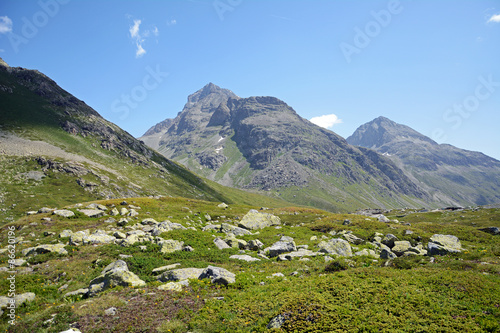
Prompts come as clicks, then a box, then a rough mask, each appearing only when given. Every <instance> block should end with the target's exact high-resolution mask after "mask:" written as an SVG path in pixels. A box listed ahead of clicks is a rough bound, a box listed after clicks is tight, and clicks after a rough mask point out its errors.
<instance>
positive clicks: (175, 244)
mask: <svg viewBox="0 0 500 333" xmlns="http://www.w3.org/2000/svg"><path fill="white" fill-rule="evenodd" d="M158 245H160V252H161V253H172V252H175V251H180V250H182V246H183V245H184V242H181V241H176V240H173V239H166V240H163V241H161V242H159V243H158Z"/></svg>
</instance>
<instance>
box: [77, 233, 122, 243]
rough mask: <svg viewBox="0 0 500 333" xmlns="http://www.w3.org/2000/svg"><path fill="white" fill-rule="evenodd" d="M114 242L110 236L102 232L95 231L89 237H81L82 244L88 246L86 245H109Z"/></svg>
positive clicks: (113, 238)
mask: <svg viewBox="0 0 500 333" xmlns="http://www.w3.org/2000/svg"><path fill="white" fill-rule="evenodd" d="M115 240H116V238H115V237H113V236H110V235H108V234H106V233H105V232H104V231H102V230H96V231H95V232H94V233H93V234H91V235H88V236H87V235H84V236H83V237H82V241H83V244H85V245H88V244H91V245H93V244H111V243H114V241H115Z"/></svg>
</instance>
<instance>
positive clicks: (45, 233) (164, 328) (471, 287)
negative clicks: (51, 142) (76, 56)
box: [0, 197, 500, 332]
mask: <svg viewBox="0 0 500 333" xmlns="http://www.w3.org/2000/svg"><path fill="white" fill-rule="evenodd" d="M87 207H88V208H87ZM252 208H254V209H260V207H256V206H246V205H229V206H226V205H223V204H220V203H214V202H209V201H200V200H192V199H184V198H166V197H165V198H161V199H152V198H130V199H127V201H126V202H124V201H123V200H102V201H97V202H95V203H94V204H93V205H90V204H89V203H84V204H80V205H73V206H70V207H68V209H67V210H68V211H70V212H73V213H74V216H73V217H69V218H67V217H62V216H60V215H57V214H59V213H57V214H55V213H53V212H51V211H50V210H42V211H46V213H37V214H35V212H32V213H30V214H33V215H26V216H24V217H22V218H21V219H19V220H17V221H16V222H13V223H10V224H8V225H5V226H3V227H2V233H1V237H2V238H1V239H0V241H1V243H2V244H6V243H7V235H8V232H7V230H8V228H9V227H15V237H16V241H17V244H16V256H17V257H18V258H19V259H22V261H19V262H17V263H16V266H17V265H19V266H18V267H15V268H13V271H15V276H16V293H17V294H26V293H30V292H31V293H34V295H35V296H34V299H33V300H31V301H26V302H25V303H23V304H22V305H21V306H19V307H18V308H17V309H16V325H15V326H11V325H9V324H8V323H7V320H9V318H8V317H7V316H6V315H7V312H6V313H4V314H3V316H2V323H3V324H2V325H1V326H0V329H2V330H5V331H7V332H34V331H36V332H60V331H63V330H66V329H68V328H69V327H70V326H71V327H75V328H79V329H80V330H81V331H82V332H111V331H113V332H188V331H189V332H264V331H276V332H278V331H281V332H346V331H349V332H422V331H425V332H497V331H499V330H500V303H499V300H500V245H499V244H500V243H499V241H498V239H499V238H498V237H500V235H494V234H492V233H489V232H487V231H490V232H492V231H494V228H491V229H485V228H490V227H497V228H498V227H500V210H498V209H486V208H479V209H470V210H458V211H435V212H419V211H413V210H406V211H399V210H398V211H392V212H386V216H387V217H388V219H389V222H379V220H378V219H377V218H374V217H367V216H362V215H339V214H333V213H329V212H326V211H322V210H317V209H309V208H298V207H288V208H274V209H264V210H259V212H260V213H259V214H262V213H264V214H272V215H273V216H276V217H279V219H280V220H281V222H280V224H279V225H277V224H274V225H270V226H267V227H263V228H261V229H249V230H247V231H249V233H246V232H245V234H242V232H243V231H242V230H246V229H241V228H240V229H241V230H240V229H238V228H237V226H238V225H240V226H241V225H243V224H245V223H244V222H245V215H246V214H247V213H248V212H249V211H250V210H251V209H252ZM85 209H87V211H86V210H85ZM123 209H126V211H125V210H123ZM88 210H93V211H94V213H96V214H97V215H96V216H100V217H87V216H86V214H90V212H89V211H88ZM115 210H116V211H118V212H119V213H118V215H114V214H116V211H115ZM103 214H106V215H103ZM252 214H256V213H252ZM113 215H114V216H113ZM266 216H269V215H266ZM152 219H153V220H152ZM124 221H126V222H124ZM161 221H164V222H163V223H161ZM273 221H274V220H273ZM221 223H222V226H221ZM161 225H163V226H164V228H166V229H161V230H160V231H161V232H160V233H158V234H157V235H158V236H156V237H152V238H151V237H150V236H148V235H150V234H151V233H154V232H153V231H152V230H154V229H155V228H159V227H160V226H161ZM167 225H168V226H167ZM162 228H163V227H162ZM84 230H87V232H84ZM98 230H100V231H98ZM497 230H498V229H497ZM78 231H81V232H80V233H78ZM221 231H222V232H221ZM84 234H85V235H87V236H82V235H84ZM389 234H392V235H393V236H395V237H396V238H397V239H398V241H399V242H402V243H398V244H403V243H404V241H407V242H408V244H410V245H411V246H412V247H413V248H414V249H417V248H419V244H421V245H422V246H423V248H424V249H426V248H427V244H428V243H429V242H430V240H431V239H432V237H433V235H434V234H445V235H454V236H456V237H458V239H459V241H460V242H461V250H460V252H457V253H447V254H442V255H438V254H433V255H430V254H427V255H422V253H423V252H422V253H420V255H416V254H415V255H401V254H400V255H399V256H398V257H394V258H393V259H382V258H380V257H378V256H380V255H381V248H383V247H378V246H377V245H376V244H377V238H376V237H381V238H380V239H383V240H382V241H381V242H382V243H384V244H388V243H387V242H386V241H387V239H391V237H392V236H388V235H389ZM78 235H80V236H78ZM133 235H135V236H133ZM77 236H78V237H77ZM353 236H355V237H353ZM82 237H83V238H82ZM85 237H87V238H85ZM92 237H93V238H92ZM134 237H138V238H134ZM141 237H144V238H141ZM148 237H149V238H148ZM158 237H160V239H161V240H171V241H168V242H166V243H168V244H174V241H176V242H177V243H175V244H178V245H179V244H180V247H178V248H176V249H171V248H169V247H168V246H166V245H164V244H163V243H165V242H164V241H161V240H159V238H158ZM132 238H133V240H132ZM82 239H83V241H82ZM85 239H86V240H85ZM332 239H344V240H348V241H349V246H350V247H351V248H352V254H353V255H352V256H350V255H339V254H334V253H325V252H319V253H318V250H320V249H321V247H322V246H324V244H325V242H329V241H330V240H332ZM359 239H360V240H359ZM380 239H378V240H380ZM221 240H222V241H223V242H224V243H225V244H226V247H227V248H225V249H219V248H218V247H217V245H216V243H215V242H217V241H221ZM224 240H225V241H224ZM257 240H258V241H260V243H262V244H261V245H260V247H259V248H252V246H253V245H255V244H259V242H257ZM280 240H281V241H280ZM169 242H170V243H169ZM181 242H182V243H181ZM277 243H286V244H291V243H293V244H294V245H295V246H296V250H292V251H290V250H289V251H284V252H281V253H282V254H280V255H277V256H273V254H272V253H273V252H272V251H274V250H272V249H276V248H277V245H276V244H277ZM40 244H42V245H43V244H47V245H55V244H62V246H63V247H64V250H65V251H66V252H67V253H64V251H61V253H59V254H58V253H56V251H54V252H47V253H42V252H43V251H38V252H39V254H28V255H26V256H25V255H23V251H24V253H26V252H27V251H28V250H27V249H30V248H33V247H35V246H37V245H40ZM70 244H72V245H70ZM228 244H231V246H230V245H228ZM252 244H253V245H252ZM219 245H220V242H219ZM282 245H283V244H282ZM398 246H399V245H398ZM266 248H267V250H266ZM269 248H272V249H271V250H270V249H269ZM5 249H6V247H4V250H2V254H1V255H0V261H1V262H3V265H4V266H5V265H7V259H8V257H7V253H6V252H5ZM167 250H168V251H167ZM171 250H172V251H171ZM162 251H163V252H162ZM170 251H171V252H170ZM307 251H309V252H307ZM320 251H321V250H320ZM392 251H395V252H397V251H396V248H395V247H394V246H393V247H392ZM35 252H36V251H35ZM297 252H299V253H302V254H301V255H297V256H295V255H293V253H297ZM312 253H313V254H312ZM355 253H356V254H355ZM360 253H361V254H360ZM234 255H247V256H249V257H250V258H253V259H254V260H255V259H259V260H258V261H257V260H255V261H249V262H247V261H243V260H241V259H237V258H235V257H232V256H234ZM287 256H288V257H287ZM247 259H248V258H247ZM288 259H291V260H288ZM117 260H123V261H124V262H125V263H126V265H127V267H128V270H130V272H132V273H133V274H135V275H136V277H137V279H138V280H130V281H132V282H129V283H132V285H131V286H127V285H122V286H116V287H110V288H108V289H105V290H103V291H100V292H99V293H97V294H95V295H92V296H91V297H88V298H87V296H88V294H86V293H87V292H88V291H85V289H84V288H89V286H92V285H93V283H94V287H95V282H92V281H96V280H95V279H96V278H97V277H99V276H100V275H101V276H102V272H103V269H104V268H105V267H107V266H108V265H109V264H111V263H115V262H116V261H117ZM175 264H178V265H175ZM168 265H173V266H170V267H166V268H165V267H164V266H168ZM209 266H214V267H219V268H223V269H226V270H227V271H228V272H229V273H234V280H231V277H230V274H229V273H227V275H224V276H222V277H220V278H219V280H217V281H218V282H219V283H217V281H216V280H213V277H212V282H211V280H210V277H208V278H205V279H198V278H192V279H189V280H188V282H187V283H186V282H184V283H179V282H170V283H168V280H162V281H159V279H158V277H159V276H165V272H171V271H172V270H175V269H184V268H191V269H195V268H198V269H201V270H203V269H206V268H207V267H209ZM160 267H164V268H163V273H162V272H157V273H155V272H153V270H154V269H156V268H160ZM198 274H199V273H198ZM8 276H10V275H9V273H8V272H6V271H2V272H0V288H1V289H2V290H7V289H8V288H9V282H8V280H7V279H6V277H8ZM174 280H175V279H174ZM99 281H100V280H99ZM137 281H142V282H141V283H137V284H136V282H137ZM224 281H225V282H224ZM134 285H135V287H134ZM167 285H168V286H167ZM169 288H171V289H173V290H166V289H169ZM82 289H83V291H82ZM72 292H75V293H73V294H69V295H68V293H72ZM65 295H66V296H65ZM271 327H276V328H271Z"/></svg>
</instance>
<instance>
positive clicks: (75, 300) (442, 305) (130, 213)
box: [0, 59, 500, 333]
mask: <svg viewBox="0 0 500 333" xmlns="http://www.w3.org/2000/svg"><path fill="white" fill-rule="evenodd" d="M0 125H1V127H0V222H1V224H0V319H1V320H0V331H2V332H8V333H31V332H37V333H53V332H55V333H97V332H120V333H121V332H127V333H146V332H147V333H169V332H170V333H172V332H175V333H186V332H192V333H205V332H208V333H218V332H248V333H250V332H310V333H323V332H499V331H500V304H499V300H500V246H499V237H500V209H499V207H498V206H496V205H491V206H484V205H483V204H490V203H496V202H498V201H499V198H500V197H499V193H500V191H499V189H500V185H499V183H498V179H499V178H500V177H499V170H500V166H499V164H500V162H498V161H496V160H494V159H492V158H489V157H487V156H484V155H482V154H480V153H473V152H467V151H463V150H460V149H458V148H454V147H451V146H447V145H438V144H436V143H435V142H433V141H432V140H430V139H428V138H426V137H425V136H423V135H421V134H419V133H417V132H415V131H414V130H412V129H410V128H409V127H406V126H403V125H398V124H396V123H394V122H392V121H390V120H388V119H385V118H378V119H376V120H374V121H372V122H370V123H368V124H365V125H363V126H361V127H360V128H359V129H358V130H357V131H356V133H354V135H353V136H352V137H350V138H349V139H348V140H347V141H346V140H345V139H343V138H342V137H340V136H338V135H337V134H335V133H333V132H332V131H329V130H326V129H323V128H320V127H318V126H316V125H314V124H312V123H311V122H309V121H307V120H305V119H303V118H301V117H300V116H299V115H298V114H297V113H296V112H295V111H294V110H293V109H292V108H291V107H290V106H288V105H287V104H286V103H284V102H282V101H280V100H278V99H277V98H274V97H250V98H240V97H238V96H236V95H235V94H234V93H232V92H231V91H229V90H226V89H221V88H219V87H217V86H215V85H214V84H208V85H207V86H205V87H204V88H202V89H201V90H199V91H197V92H196V93H194V94H192V95H190V96H189V97H188V103H187V104H186V106H185V107H184V110H183V111H182V112H180V113H179V115H178V116H177V117H176V118H175V119H168V120H165V121H163V122H161V123H159V124H157V125H156V126H154V127H152V128H151V129H150V130H149V131H148V132H147V133H146V134H145V135H144V136H143V137H142V138H141V140H142V141H141V140H138V139H136V138H134V137H132V136H131V135H130V134H129V133H127V132H126V131H124V130H122V129H121V128H119V127H118V126H117V125H115V124H113V123H111V122H109V121H107V120H105V119H104V118H103V117H101V116H100V115H99V113H97V112H96V111H95V110H93V109H92V108H91V107H89V106H88V105H87V104H85V103H84V102H83V101H81V100H79V99H78V98H76V97H74V96H73V95H71V94H70V93H69V92H67V91H65V90H64V89H62V88H61V87H59V86H58V85H57V84H56V83H55V82H54V81H53V80H51V79H50V78H48V77H47V76H46V75H44V74H42V73H40V72H38V71H36V70H28V69H24V68H19V67H16V68H13V67H10V66H9V65H7V64H6V63H5V62H4V61H3V60H1V59H0ZM145 143H146V144H147V145H146V144H145ZM350 143H351V144H350ZM160 153H161V154H160ZM182 164H184V165H185V166H183V165H182ZM186 167H187V168H186ZM188 168H189V169H190V170H189V169H188ZM263 194H265V195H263ZM458 204H461V205H474V207H466V208H462V207H457V206H456V205H458ZM478 204H481V205H483V206H476V205H478ZM445 205H446V207H442V208H437V209H432V210H429V209H425V208H424V207H439V206H445ZM367 207H370V208H373V209H366V210H365V209H363V210H362V211H358V212H355V213H349V214H348V213H346V211H354V210H358V209H362V208H367ZM390 208H393V209H390Z"/></svg>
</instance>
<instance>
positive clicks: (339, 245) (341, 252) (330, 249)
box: [318, 238, 352, 257]
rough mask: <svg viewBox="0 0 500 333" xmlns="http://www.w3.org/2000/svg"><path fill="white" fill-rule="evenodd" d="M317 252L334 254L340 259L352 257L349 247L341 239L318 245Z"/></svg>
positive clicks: (333, 239)
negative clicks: (340, 257)
mask: <svg viewBox="0 0 500 333" xmlns="http://www.w3.org/2000/svg"><path fill="white" fill-rule="evenodd" d="M318 247H319V252H323V253H329V254H335V255H338V256H342V257H352V249H351V245H350V244H349V243H348V242H347V241H346V240H343V239H340V238H332V239H330V240H329V241H322V242H321V243H319V244H318Z"/></svg>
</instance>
